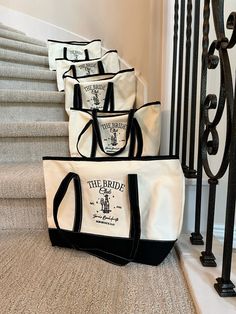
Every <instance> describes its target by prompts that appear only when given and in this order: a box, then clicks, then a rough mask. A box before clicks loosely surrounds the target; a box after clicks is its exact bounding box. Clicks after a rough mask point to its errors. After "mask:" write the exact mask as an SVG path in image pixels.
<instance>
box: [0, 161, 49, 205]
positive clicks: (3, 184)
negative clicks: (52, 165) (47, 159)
mask: <svg viewBox="0 0 236 314" xmlns="http://www.w3.org/2000/svg"><path fill="white" fill-rule="evenodd" d="M0 198H2V199H3V198H14V199H17V198H45V188H44V180H43V167H42V162H28V163H0Z"/></svg>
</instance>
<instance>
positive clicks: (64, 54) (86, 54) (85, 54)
mask: <svg viewBox="0 0 236 314" xmlns="http://www.w3.org/2000/svg"><path fill="white" fill-rule="evenodd" d="M84 56H85V59H84V61H88V60H89V52H88V49H85V50H84ZM63 59H66V60H69V59H68V58H67V47H64V48H63ZM76 60H77V59H76Z"/></svg>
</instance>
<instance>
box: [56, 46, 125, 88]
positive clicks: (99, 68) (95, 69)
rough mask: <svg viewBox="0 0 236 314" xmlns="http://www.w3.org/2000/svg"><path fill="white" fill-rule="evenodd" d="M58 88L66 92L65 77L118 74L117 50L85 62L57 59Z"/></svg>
mask: <svg viewBox="0 0 236 314" xmlns="http://www.w3.org/2000/svg"><path fill="white" fill-rule="evenodd" d="M56 69H57V87H58V90H59V91H63V90H64V77H63V75H69V76H72V77H74V78H77V77H81V76H88V75H94V74H104V73H116V72H119V71H120V62H119V57H118V53H117V51H116V50H110V51H107V52H106V53H105V54H104V55H103V56H102V57H101V58H97V59H93V60H89V61H84V60H77V61H69V60H67V59H61V58H59V59H56Z"/></svg>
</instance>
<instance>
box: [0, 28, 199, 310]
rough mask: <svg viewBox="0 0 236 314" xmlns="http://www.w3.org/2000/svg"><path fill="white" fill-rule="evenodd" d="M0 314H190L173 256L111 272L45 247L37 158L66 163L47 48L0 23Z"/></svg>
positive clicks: (60, 108) (63, 125)
mask: <svg viewBox="0 0 236 314" xmlns="http://www.w3.org/2000/svg"><path fill="white" fill-rule="evenodd" d="M0 42H1V45H0V148H1V149H0V152H1V153H0V313H1V314H5V313H6V314H8V313H30V314H32V313H44V314H47V313H65V314H67V313H78V314H80V313H81V314H82V313H83V314H86V313H88V314H95V313H96V314H103V313H109V314H113V313H117V314H118V313H119V314H123V313H127V314H128V313H134V314H138V313H145V314H149V313H173V314H174V313H181V314H185V313H186V314H191V313H195V310H194V307H193V303H192V300H191V298H190V295H189V292H188V289H187V286H186V283H185V280H184V277H183V274H182V271H181V269H180V266H179V263H178V259H177V257H176V255H175V252H172V253H171V254H170V255H169V256H168V258H167V259H166V260H165V261H164V262H163V263H162V264H161V265H160V266H159V267H150V266H144V265H136V264H131V265H129V266H127V267H123V268H122V267H117V266H113V265H111V264H108V263H106V262H104V261H101V260H99V259H97V258H95V257H92V256H88V255H86V254H85V253H81V252H77V251H73V250H69V249H62V248H55V247H52V246H51V244H50V241H49V239H48V235H47V223H46V203H45V189H44V182H43V171H42V161H41V160H42V156H45V155H54V156H56V155H57V156H68V155H69V152H68V125H67V117H66V114H65V111H64V93H62V92H58V91H57V90H56V75H55V72H51V71H49V70H48V59H47V48H46V43H45V42H42V41H39V40H37V39H34V38H31V37H28V36H26V35H25V34H23V33H22V32H20V31H17V30H15V29H12V28H11V27H7V26H5V25H3V24H0Z"/></svg>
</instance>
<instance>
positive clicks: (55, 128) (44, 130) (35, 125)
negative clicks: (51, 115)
mask: <svg viewBox="0 0 236 314" xmlns="http://www.w3.org/2000/svg"><path fill="white" fill-rule="evenodd" d="M48 136H51V137H54V136H56V137H60V136H68V122H66V121H59V122H58V121H56V122H54V121H52V122H48V121H47V122H45V121H33V122H10V123H9V122H3V123H0V138H7V137H48Z"/></svg>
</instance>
